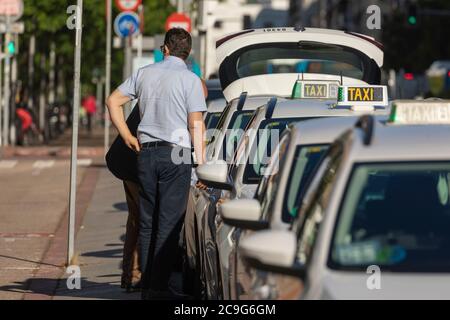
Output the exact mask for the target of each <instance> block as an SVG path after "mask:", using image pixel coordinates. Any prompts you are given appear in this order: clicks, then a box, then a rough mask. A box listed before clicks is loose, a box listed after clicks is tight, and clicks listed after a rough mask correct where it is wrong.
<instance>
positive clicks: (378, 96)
mask: <svg viewBox="0 0 450 320" xmlns="http://www.w3.org/2000/svg"><path fill="white" fill-rule="evenodd" d="M337 96H338V97H337V103H336V105H337V106H350V107H352V108H353V109H355V110H356V109H361V108H364V107H368V108H374V107H375V106H377V107H387V106H389V101H388V94H387V87H386V86H375V85H374V86H372V85H355V86H340V87H339V89H338V95H337Z"/></svg>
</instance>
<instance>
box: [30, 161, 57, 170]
mask: <svg viewBox="0 0 450 320" xmlns="http://www.w3.org/2000/svg"><path fill="white" fill-rule="evenodd" d="M54 165H55V160H38V161H36V162H35V163H33V169H47V168H51V167H53V166H54Z"/></svg>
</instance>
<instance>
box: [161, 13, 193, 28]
mask: <svg viewBox="0 0 450 320" xmlns="http://www.w3.org/2000/svg"><path fill="white" fill-rule="evenodd" d="M191 26H192V24H191V19H190V18H189V17H188V16H187V15H185V14H184V13H172V14H171V15H170V16H169V17H168V18H167V20H166V31H169V30H170V29H172V28H182V29H184V30H186V31H187V32H191Z"/></svg>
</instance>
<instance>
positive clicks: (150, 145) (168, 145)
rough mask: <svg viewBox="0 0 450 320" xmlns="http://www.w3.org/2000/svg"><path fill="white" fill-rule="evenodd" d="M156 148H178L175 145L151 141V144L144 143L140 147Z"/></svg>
mask: <svg viewBox="0 0 450 320" xmlns="http://www.w3.org/2000/svg"><path fill="white" fill-rule="evenodd" d="M156 147H172V148H176V147H179V146H178V145H177V144H175V143H171V142H167V141H153V142H145V143H143V144H142V145H141V148H143V149H146V148H156Z"/></svg>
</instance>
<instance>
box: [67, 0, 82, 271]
mask: <svg viewBox="0 0 450 320" xmlns="http://www.w3.org/2000/svg"><path fill="white" fill-rule="evenodd" d="M77 7H78V10H77V27H76V36H75V72H74V76H73V82H74V89H73V110H72V119H73V120H72V152H71V159H70V195H69V229H68V231H69V232H68V239H67V242H68V245H67V248H68V250H67V251H68V252H67V265H68V266H69V265H71V263H72V259H73V256H74V248H75V213H76V211H75V204H76V194H77V153H78V122H79V112H80V72H81V37H82V26H83V0H77Z"/></svg>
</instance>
